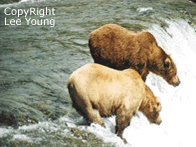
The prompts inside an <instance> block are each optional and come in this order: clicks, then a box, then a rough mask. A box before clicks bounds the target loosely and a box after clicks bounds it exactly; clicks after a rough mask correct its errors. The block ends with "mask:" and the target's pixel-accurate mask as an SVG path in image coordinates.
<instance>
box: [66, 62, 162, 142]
mask: <svg viewBox="0 0 196 147" xmlns="http://www.w3.org/2000/svg"><path fill="white" fill-rule="evenodd" d="M68 90H69V94H70V97H71V99H72V104H73V107H74V108H75V109H76V110H77V111H78V113H80V114H81V115H82V116H83V117H84V118H85V119H87V120H88V121H90V122H94V123H98V124H100V125H102V126H104V122H103V120H102V119H101V116H103V117H104V116H105V117H108V116H111V115H116V133H117V135H118V136H119V137H121V138H122V139H123V137H122V134H123V130H124V129H125V128H126V127H127V126H128V125H129V124H130V119H131V118H132V116H133V115H135V114H136V113H137V111H138V110H140V111H141V112H143V113H144V115H145V116H146V117H147V118H148V120H149V121H150V122H151V123H156V124H160V123H161V117H160V111H161V103H160V99H159V98H158V97H155V96H154V94H153V93H152V91H151V90H150V89H149V87H147V86H146V84H145V83H144V81H143V80H142V78H141V76H140V75H139V74H138V72H137V71H135V70H134V69H126V70H123V71H119V70H115V69H111V68H108V67H106V66H103V65H100V64H96V63H92V64H87V65H85V66H83V67H81V68H79V69H77V70H76V71H74V72H73V73H72V74H71V76H70V78H69V81H68ZM123 140H124V141H125V142H126V140H125V139H123Z"/></svg>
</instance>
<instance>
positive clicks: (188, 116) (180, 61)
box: [87, 20, 196, 147]
mask: <svg viewBox="0 0 196 147" xmlns="http://www.w3.org/2000/svg"><path fill="white" fill-rule="evenodd" d="M167 23H168V25H169V27H168V28H166V29H162V28H161V27H160V26H158V25H153V26H152V27H151V29H150V30H148V31H150V32H151V33H153V35H154V36H155V37H156V38H157V42H158V44H159V45H160V46H161V47H162V48H164V49H165V51H166V52H167V53H169V54H171V57H172V59H173V60H174V62H175V63H176V66H177V69H178V76H179V78H180V80H181V84H180V85H179V86H178V87H173V86H171V85H168V84H167V83H166V82H165V81H164V80H163V79H162V78H160V77H158V76H156V75H154V74H150V75H149V76H148V77H147V81H146V83H147V85H149V86H150V88H151V89H152V91H153V92H154V94H155V95H156V96H159V97H160V98H161V102H162V111H161V117H162V121H163V122H162V124H161V125H160V126H158V125H154V124H149V122H148V121H147V119H146V118H145V117H144V115H143V114H142V113H139V116H140V117H134V118H132V121H131V125H130V126H129V127H127V128H126V129H125V131H124V134H123V135H124V137H125V138H126V139H127V141H128V143H129V144H127V145H124V144H123V142H122V140H120V139H119V138H118V137H117V136H116V135H114V134H113V133H111V132H114V126H115V117H112V118H108V119H104V120H105V123H106V124H107V126H108V127H107V128H106V129H104V128H102V127H100V126H99V125H95V124H92V125H91V126H90V127H88V128H87V130H90V131H91V132H94V133H95V134H97V135H98V136H99V137H101V138H102V139H103V140H105V141H106V142H113V143H114V144H115V145H116V146H134V147H144V146H151V147H166V146H172V147H195V146H196V141H195V136H196V134H195V132H196V126H195V124H196V119H195V112H196V106H195V104H196V96H195V90H196V89H195V88H196V70H195V67H196V66H195V63H196V51H195V50H196V33H195V31H194V29H193V28H192V27H191V26H190V25H189V24H188V23H187V22H186V21H184V20H178V21H167Z"/></svg>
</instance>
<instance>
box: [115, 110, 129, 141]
mask: <svg viewBox="0 0 196 147" xmlns="http://www.w3.org/2000/svg"><path fill="white" fill-rule="evenodd" d="M126 114H127V113H126V110H125V111H121V110H118V111H117V114H116V134H117V135H118V136H119V137H120V138H121V139H122V140H123V141H124V143H127V140H126V139H125V138H123V136H122V134H123V131H124V129H125V128H126V127H127V126H129V125H130V119H131V116H130V115H126Z"/></svg>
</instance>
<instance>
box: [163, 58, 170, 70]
mask: <svg viewBox="0 0 196 147" xmlns="http://www.w3.org/2000/svg"><path fill="white" fill-rule="evenodd" d="M170 65H171V60H170V59H169V58H168V57H167V58H166V59H165V61H164V67H166V68H168V67H170Z"/></svg>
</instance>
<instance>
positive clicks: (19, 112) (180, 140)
mask: <svg viewBox="0 0 196 147" xmlns="http://www.w3.org/2000/svg"><path fill="white" fill-rule="evenodd" d="M30 11H31V13H30ZM107 23H115V24H120V25H124V26H126V27H127V28H128V29H130V30H134V31H143V30H145V31H149V32H151V33H152V34H153V35H154V36H155V38H156V40H157V42H158V44H159V45H160V46H161V47H162V48H163V49H164V50H165V51H166V52H167V53H169V54H171V57H172V59H173V60H174V62H175V63H176V66H177V69H178V75H179V78H180V80H181V84H180V85H179V86H178V87H172V86H170V85H168V84H167V83H166V82H165V81H164V80H163V79H162V78H160V77H158V76H156V75H154V74H152V73H151V74H149V76H148V77H147V81H146V84H147V85H148V86H149V87H150V88H151V89H152V90H153V92H154V94H155V95H156V96H159V97H160V98H161V102H162V105H163V108H162V111H161V117H162V121H163V122H162V124H161V125H160V126H157V125H153V124H150V123H149V122H148V121H147V119H146V118H145V117H144V115H143V114H141V113H140V112H139V113H138V115H137V116H135V117H133V118H132V120H131V125H130V126H129V127H127V128H126V129H125V131H124V134H123V135H124V137H125V138H126V139H127V141H128V144H124V143H123V141H122V140H121V139H120V138H119V137H117V136H116V135H115V134H114V128H115V116H113V117H110V118H104V122H105V123H106V128H103V127H101V126H99V125H97V124H94V123H92V124H91V125H90V126H87V125H86V122H85V121H84V120H83V118H82V117H81V116H80V115H79V114H78V113H77V112H76V111H75V110H74V109H73V108H72V106H71V100H70V97H69V94H68V90H67V79H68V78H69V76H70V74H71V73H72V72H73V71H74V70H76V69H77V68H79V67H81V66H83V65H85V64H86V63H92V62H93V59H92V58H91V55H90V51H89V48H88V39H89V34H90V32H91V31H93V30H94V29H96V28H98V27H100V26H102V25H104V24H107ZM0 33H1V35H0V53H1V54H0V146H2V147H10V146H12V147H18V146H25V147H26V146H28V147H31V146H32V147H35V146H47V147H48V146H51V147H53V146H59V147H61V146H62V147H65V146H67V147H70V146H73V147H76V146H83V147H86V146H89V147H90V146H92V147H97V146H100V147H101V146H116V147H122V146H124V147H144V146H151V147H157V146H159V147H165V146H172V147H195V146H196V143H195V132H196V126H195V124H196V119H195V118H194V116H195V112H196V107H195V105H194V104H195V103H196V98H195V92H194V90H195V87H196V70H195V63H196V4H195V3H193V2H191V1H188V0H159V1H156V0H99V1H90V0H80V1H76V0H55V1H52V0H22V1H21V2H18V3H12V4H4V5H3V4H1V5H0Z"/></svg>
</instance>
